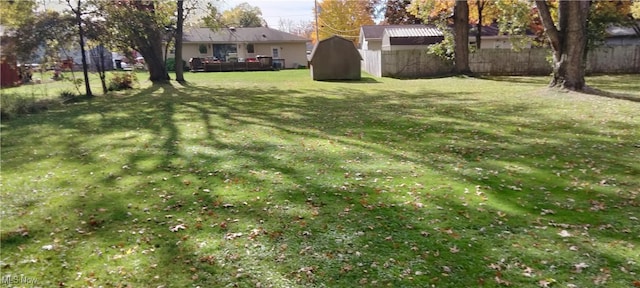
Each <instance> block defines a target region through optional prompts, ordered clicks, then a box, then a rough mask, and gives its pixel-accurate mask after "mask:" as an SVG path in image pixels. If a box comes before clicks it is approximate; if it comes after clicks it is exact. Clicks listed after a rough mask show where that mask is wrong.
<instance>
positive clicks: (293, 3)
mask: <svg viewBox="0 0 640 288" xmlns="http://www.w3.org/2000/svg"><path fill="white" fill-rule="evenodd" d="M0 1H4V0H0ZM208 1H209V2H212V3H214V4H215V5H216V6H217V7H219V8H220V10H221V11H224V10H228V9H232V8H233V7H235V6H237V5H238V4H240V3H243V2H247V3H249V5H251V6H255V7H259V8H260V10H261V11H262V18H263V19H264V20H265V21H267V24H268V25H269V27H272V28H275V29H278V26H279V25H278V23H279V21H280V19H290V20H292V21H293V22H294V23H299V22H300V21H313V20H314V15H313V7H314V0H208ZM43 3H45V4H46V7H47V8H50V9H55V10H65V9H67V5H66V4H62V3H60V1H57V0H45V1H43Z"/></svg>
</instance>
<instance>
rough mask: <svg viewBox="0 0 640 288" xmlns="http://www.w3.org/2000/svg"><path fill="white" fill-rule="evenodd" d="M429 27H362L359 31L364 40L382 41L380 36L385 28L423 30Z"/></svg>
mask: <svg viewBox="0 0 640 288" xmlns="http://www.w3.org/2000/svg"><path fill="white" fill-rule="evenodd" d="M423 27H429V26H427V25H421V24H412V25H363V26H362V27H361V29H360V31H361V33H362V35H363V36H364V38H365V39H369V40H371V39H382V34H384V30H385V29H387V28H407V29H408V28H423Z"/></svg>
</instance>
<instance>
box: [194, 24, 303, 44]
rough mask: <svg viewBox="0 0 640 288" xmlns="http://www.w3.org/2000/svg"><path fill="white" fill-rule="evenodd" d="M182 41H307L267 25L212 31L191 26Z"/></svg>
mask: <svg viewBox="0 0 640 288" xmlns="http://www.w3.org/2000/svg"><path fill="white" fill-rule="evenodd" d="M183 41H184V42H196V43H198V42H200V43H202V42H206V43H211V42H218V43H229V42H253V43H257V42H265V43H269V42H270V43H273V42H307V41H309V40H308V39H306V38H303V37H300V36H297V35H293V34H290V33H286V32H283V31H280V30H276V29H271V28H268V27H241V28H222V29H220V30H217V31H213V30H211V29H210V28H193V29H190V30H188V31H185V33H184V37H183Z"/></svg>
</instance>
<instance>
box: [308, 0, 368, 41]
mask: <svg viewBox="0 0 640 288" xmlns="http://www.w3.org/2000/svg"><path fill="white" fill-rule="evenodd" d="M317 12H318V23H317V25H314V26H315V27H317V28H316V29H317V30H318V31H317V33H315V32H316V31H314V33H313V34H312V40H313V42H317V41H318V39H316V35H318V37H319V38H320V39H319V40H322V39H325V38H329V37H331V36H333V35H338V36H341V37H344V38H346V39H349V40H351V41H353V42H354V43H356V42H357V41H358V35H359V33H360V27H361V26H363V25H372V24H374V22H373V17H372V16H371V13H370V11H369V7H368V2H366V1H349V0H324V1H322V2H318V11H317Z"/></svg>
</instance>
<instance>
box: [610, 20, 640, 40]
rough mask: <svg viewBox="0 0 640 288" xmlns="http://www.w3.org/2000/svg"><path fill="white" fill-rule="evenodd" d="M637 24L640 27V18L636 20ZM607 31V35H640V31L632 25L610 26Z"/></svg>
mask: <svg viewBox="0 0 640 288" xmlns="http://www.w3.org/2000/svg"><path fill="white" fill-rule="evenodd" d="M636 25H637V26H638V27H639V29H640V20H639V21H636ZM605 31H606V33H607V37H640V35H639V34H640V31H637V32H636V30H635V28H633V27H631V26H628V27H624V26H609V27H607V29H606V30H605Z"/></svg>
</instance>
